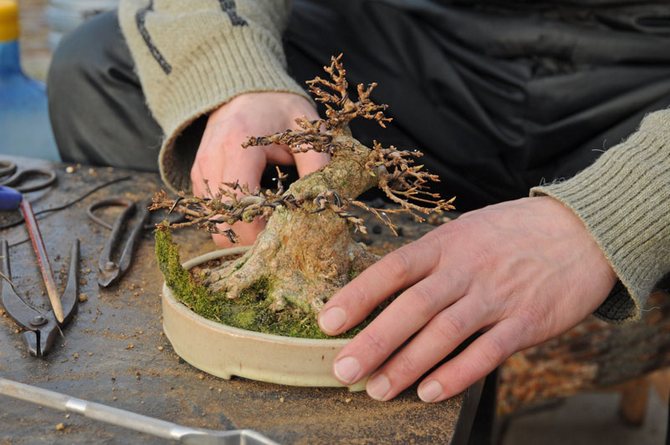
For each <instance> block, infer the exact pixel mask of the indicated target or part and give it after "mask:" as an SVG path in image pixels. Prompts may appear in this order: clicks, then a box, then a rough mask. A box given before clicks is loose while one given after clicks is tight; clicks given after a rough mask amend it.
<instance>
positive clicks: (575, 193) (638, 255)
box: [531, 110, 670, 322]
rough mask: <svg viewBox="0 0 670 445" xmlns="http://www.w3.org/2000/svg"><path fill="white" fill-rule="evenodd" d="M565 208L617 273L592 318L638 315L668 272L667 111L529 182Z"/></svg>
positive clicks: (669, 181)
mask: <svg viewBox="0 0 670 445" xmlns="http://www.w3.org/2000/svg"><path fill="white" fill-rule="evenodd" d="M531 195H549V196H552V197H554V198H556V199H558V200H559V201H561V202H563V203H564V204H565V205H566V206H568V207H569V208H571V209H572V210H573V211H574V212H575V213H576V214H577V216H579V218H580V219H581V220H582V221H583V222H584V224H585V225H586V227H587V229H588V230H589V231H590V232H591V234H592V235H593V237H594V238H595V239H596V241H597V242H598V244H599V246H600V247H601V249H602V250H603V252H604V253H605V256H606V257H607V259H608V261H609V262H610V264H611V265H612V268H613V269H614V272H615V273H616V274H617V276H618V278H619V283H618V284H617V286H615V288H614V290H613V291H612V293H611V294H610V295H609V297H608V298H607V300H606V301H605V302H604V304H603V305H602V306H601V307H600V308H598V310H597V311H596V315H597V316H599V317H601V318H604V319H606V320H609V321H614V322H623V321H627V320H635V319H639V318H640V311H641V309H642V308H643V307H644V304H645V301H646V299H647V297H648V296H649V294H650V293H651V291H652V290H653V288H654V286H655V285H656V284H658V282H659V280H660V279H661V278H663V276H664V275H666V274H668V272H669V271H670V110H662V111H657V112H655V113H652V114H649V115H648V116H647V117H646V118H645V119H644V120H643V121H642V124H641V125H640V128H639V130H638V131H637V132H636V133H634V134H633V135H631V136H630V137H629V138H628V139H626V140H625V141H624V142H622V143H621V144H619V145H617V146H615V147H613V148H611V149H610V150H608V151H607V152H606V153H604V154H603V155H602V156H601V157H600V158H599V159H598V160H597V161H596V162H595V163H594V164H593V165H592V166H591V167H589V168H587V169H586V170H584V171H582V172H580V173H579V174H577V175H576V176H575V177H573V178H571V179H569V180H566V181H563V182H558V183H554V184H551V185H547V186H541V187H535V188H533V189H532V190H531Z"/></svg>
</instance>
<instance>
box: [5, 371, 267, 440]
mask: <svg viewBox="0 0 670 445" xmlns="http://www.w3.org/2000/svg"><path fill="white" fill-rule="evenodd" d="M0 394H2V395H5V396H9V397H13V398H15V399H19V400H24V401H26V402H31V403H35V404H38V405H41V406H46V407H49V408H53V409H57V410H60V411H67V412H72V413H76V414H81V415H83V416H84V417H88V418H89V419H94V420H98V421H101V422H105V423H109V424H112V425H117V426H120V427H123V428H128V429H131V430H134V431H139V432H142V433H146V434H151V435H153V436H157V437H162V438H164V439H172V440H176V441H178V442H179V443H187V444H208V445H209V444H211V445H217V444H218V445H278V444H277V443H276V442H274V441H272V440H270V439H269V438H267V437H265V436H264V435H262V434H261V433H259V432H257V431H253V430H229V431H216V430H207V429H202V428H189V427H186V426H182V425H177V424H176V423H172V422H166V421H164V420H160V419H155V418H153V417H148V416H144V415H142V414H137V413H133V412H131V411H126V410H123V409H119V408H114V407H112V406H107V405H102V404H100V403H94V402H89V401H86V400H82V399H76V398H74V397H70V396H67V395H65V394H60V393H57V392H54V391H49V390H46V389H42V388H38V387H36V386H30V385H25V384H23V383H18V382H14V381H12V380H7V379H4V378H2V377H0Z"/></svg>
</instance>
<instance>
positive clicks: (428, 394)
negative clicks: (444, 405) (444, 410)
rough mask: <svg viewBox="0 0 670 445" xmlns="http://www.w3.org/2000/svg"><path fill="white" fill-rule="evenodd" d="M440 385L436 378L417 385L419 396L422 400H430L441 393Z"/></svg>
mask: <svg viewBox="0 0 670 445" xmlns="http://www.w3.org/2000/svg"><path fill="white" fill-rule="evenodd" d="M442 391H443V390H442V385H440V382H438V381H437V380H431V381H430V382H428V383H425V384H423V385H421V386H420V387H419V391H418V393H419V398H420V399H421V400H423V401H424V402H432V401H433V400H435V399H437V398H438V397H440V396H441V395H442Z"/></svg>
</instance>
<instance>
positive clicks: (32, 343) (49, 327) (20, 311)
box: [0, 240, 79, 357]
mask: <svg viewBox="0 0 670 445" xmlns="http://www.w3.org/2000/svg"><path fill="white" fill-rule="evenodd" d="M0 249H1V251H0V254H1V255H2V273H3V274H4V278H5V283H3V285H2V294H1V296H0V299H2V305H3V306H4V308H5V310H6V311H7V314H8V315H9V316H10V317H12V318H13V319H14V321H15V322H16V323H17V324H18V325H19V326H21V327H22V328H24V329H25V332H23V334H22V336H23V341H24V343H25V344H26V346H27V347H28V351H29V352H30V355H33V356H36V357H43V356H44V355H45V354H46V353H47V352H48V351H49V349H51V347H52V346H53V343H54V340H55V339H56V335H57V334H58V333H59V332H61V328H62V327H64V326H65V325H66V324H68V323H69V321H70V320H71V319H72V316H73V315H74V314H75V312H76V311H77V303H78V301H79V300H78V295H79V240H75V241H74V243H73V245H72V252H71V254H70V270H69V272H68V278H67V285H66V286H65V290H64V291H63V294H62V296H61V297H60V303H61V305H62V309H63V314H64V316H63V320H62V321H61V322H59V321H58V320H57V319H56V315H55V314H54V311H53V310H50V311H48V312H46V313H45V312H44V311H40V310H38V309H36V308H34V307H33V306H32V305H30V304H28V302H27V301H26V300H24V299H23V298H22V297H21V296H20V295H19V294H18V292H17V290H16V288H15V286H14V284H13V283H12V281H11V279H12V272H11V268H10V262H9V245H8V244H7V241H6V240H3V241H2V243H1V246H0Z"/></svg>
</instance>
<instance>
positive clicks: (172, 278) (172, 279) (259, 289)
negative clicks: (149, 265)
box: [155, 224, 381, 338]
mask: <svg viewBox="0 0 670 445" xmlns="http://www.w3.org/2000/svg"><path fill="white" fill-rule="evenodd" d="M155 237H156V257H157V258H158V265H159V267H160V270H161V272H162V273H163V276H164V277H165V282H166V284H167V285H168V286H169V287H170V289H172V292H173V293H174V295H175V298H176V299H177V300H179V301H180V302H182V303H183V304H184V305H186V306H187V307H189V308H190V309H191V310H192V311H193V312H195V313H196V314H199V315H201V316H203V317H205V318H208V319H210V320H214V321H218V322H220V323H223V324H226V325H228V326H234V327H237V328H241V329H247V330H252V331H257V332H263V333H266V334H274V335H283V336H287V337H301V338H333V337H329V336H327V335H325V334H324V333H323V332H321V330H320V329H319V326H318V324H317V321H316V315H315V314H312V313H310V314H305V312H304V311H303V310H301V309H299V308H297V307H295V306H292V305H291V304H290V303H288V304H287V307H286V308H285V309H284V310H282V311H280V312H275V311H274V310H272V309H271V307H270V306H271V305H272V300H271V299H270V298H268V295H269V293H270V292H271V290H272V286H273V283H272V281H271V280H270V279H269V278H267V277H262V278H260V279H259V280H257V281H256V282H255V283H253V284H252V285H251V286H249V287H247V288H246V289H244V290H243V291H242V292H240V295H239V296H238V297H237V298H232V299H231V298H226V296H225V295H224V294H222V293H215V292H211V291H210V290H209V289H207V288H206V287H204V286H202V285H201V284H198V282H197V281H196V280H195V279H194V278H193V277H192V276H191V274H190V273H189V272H188V271H187V270H185V269H184V268H183V267H182V266H181V261H180V258H179V248H178V247H177V245H176V244H175V243H174V242H173V241H172V236H171V234H170V231H169V229H168V228H167V226H166V225H162V224H161V225H159V226H158V228H157V230H156V234H155ZM380 311H381V308H380V309H378V310H376V311H375V312H374V313H373V314H372V315H371V316H370V317H369V318H368V320H366V321H365V322H364V323H362V324H361V325H359V326H358V327H356V328H355V329H353V330H351V331H349V332H347V333H345V334H343V335H341V336H339V337H338V338H350V337H353V336H354V335H356V334H357V333H358V332H360V331H361V329H363V327H364V326H365V325H366V324H367V323H368V322H369V321H370V320H371V319H372V318H374V317H375V316H376V315H377V314H378V313H379V312H380Z"/></svg>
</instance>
